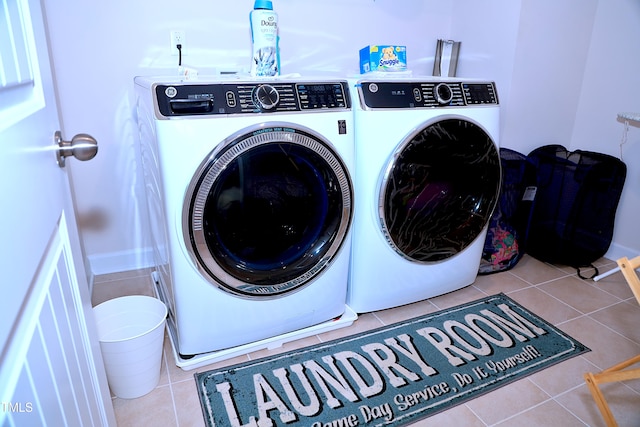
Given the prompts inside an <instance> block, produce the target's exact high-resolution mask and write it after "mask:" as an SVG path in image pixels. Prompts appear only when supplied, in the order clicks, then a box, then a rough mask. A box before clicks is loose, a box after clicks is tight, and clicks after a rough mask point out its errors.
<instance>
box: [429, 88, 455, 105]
mask: <svg viewBox="0 0 640 427" xmlns="http://www.w3.org/2000/svg"><path fill="white" fill-rule="evenodd" d="M433 96H434V97H435V98H436V101H438V104H440V105H446V104H448V103H450V102H451V100H452V99H453V92H452V91H451V88H450V87H449V85H448V84H446V83H439V84H438V85H436V87H434V88H433Z"/></svg>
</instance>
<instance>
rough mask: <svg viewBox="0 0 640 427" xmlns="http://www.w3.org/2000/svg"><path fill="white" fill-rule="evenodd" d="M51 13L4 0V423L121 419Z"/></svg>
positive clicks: (0, 225)
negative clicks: (79, 217) (64, 138)
mask: <svg viewBox="0 0 640 427" xmlns="http://www.w3.org/2000/svg"><path fill="white" fill-rule="evenodd" d="M44 15H45V14H44V11H43V6H42V4H41V2H40V0H0V197H1V198H2V205H1V207H0V230H1V231H0V236H1V237H2V245H1V246H0V292H1V293H2V295H1V296H0V426H27V425H28V426H39V425H49V426H64V425H68V426H107V425H115V416H114V413H113V407H112V403H111V397H110V393H109V389H108V386H107V380H106V375H105V372H104V366H103V362H102V356H101V354H100V347H99V343H98V340H97V335H96V332H95V322H94V319H93V314H92V308H91V302H90V295H89V289H88V286H87V280H86V274H85V271H84V265H83V262H82V254H81V250H80V244H79V239H78V231H77V229H76V222H75V217H74V211H73V207H72V201H71V193H70V189H69V179H68V176H67V171H66V168H68V165H69V163H71V162H75V161H78V160H75V159H73V158H72V157H67V161H66V163H67V167H66V168H63V167H60V165H59V163H58V161H57V157H56V152H57V151H58V150H56V145H55V144H54V134H55V132H56V131H58V130H59V129H60V122H59V117H58V111H57V102H56V94H55V91H54V86H53V79H52V72H51V65H50V62H49V53H48V44H47V37H46V26H45V18H44ZM70 31H73V29H70ZM83 141H84V140H83ZM67 154H70V153H67ZM84 154H86V153H84Z"/></svg>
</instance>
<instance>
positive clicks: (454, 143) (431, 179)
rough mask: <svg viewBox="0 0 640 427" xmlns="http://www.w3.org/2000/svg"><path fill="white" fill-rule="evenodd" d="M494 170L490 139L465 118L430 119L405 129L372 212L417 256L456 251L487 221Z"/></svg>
mask: <svg viewBox="0 0 640 427" xmlns="http://www.w3.org/2000/svg"><path fill="white" fill-rule="evenodd" d="M500 173H501V170H500V158H499V152H498V148H497V146H496V144H495V143H494V142H493V140H492V139H491V137H490V136H489V135H488V134H487V133H486V132H485V131H484V130H483V129H482V128H481V127H480V126H478V125H477V124H475V123H473V122H471V121H468V120H465V119H462V118H449V119H443V120H438V121H436V122H434V123H432V124H430V125H428V126H426V127H424V128H423V129H421V130H420V131H418V132H417V133H415V134H412V135H411V136H409V137H408V138H407V139H406V140H405V141H403V143H401V144H400V146H399V147H398V149H397V151H396V152H395V153H394V154H393V156H392V157H391V160H390V162H389V164H388V165H387V168H386V169H385V171H384V174H383V177H382V179H381V185H380V194H379V198H378V200H379V204H378V211H379V216H380V223H381V227H382V230H383V232H384V234H385V237H386V238H387V240H388V242H389V244H390V245H391V246H392V247H393V248H394V249H395V250H396V251H397V252H398V253H399V254H401V255H402V256H403V257H405V258H407V259H410V260H412V261H416V262H424V263H426V262H437V261H442V260H445V259H447V258H450V257H452V256H455V255H456V254H458V253H460V252H462V251H463V250H464V249H465V248H466V247H468V246H469V245H470V244H471V243H472V242H473V241H474V240H475V239H476V238H477V237H478V236H479V235H480V234H481V233H482V231H483V229H484V228H485V227H486V225H487V224H488V222H489V219H490V217H491V214H492V212H493V209H494V207H495V205H496V203H497V200H498V196H499V191H500Z"/></svg>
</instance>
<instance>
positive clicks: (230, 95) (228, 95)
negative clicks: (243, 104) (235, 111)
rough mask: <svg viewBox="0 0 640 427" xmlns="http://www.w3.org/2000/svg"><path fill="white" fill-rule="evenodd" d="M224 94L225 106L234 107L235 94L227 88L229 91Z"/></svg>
mask: <svg viewBox="0 0 640 427" xmlns="http://www.w3.org/2000/svg"><path fill="white" fill-rule="evenodd" d="M225 96H226V98H227V107H230V108H233V107H235V106H236V104H237V102H236V94H235V93H233V92H232V91H230V90H229V91H227V93H226V95H225Z"/></svg>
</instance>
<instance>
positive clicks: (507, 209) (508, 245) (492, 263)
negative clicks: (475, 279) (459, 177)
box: [478, 148, 536, 274]
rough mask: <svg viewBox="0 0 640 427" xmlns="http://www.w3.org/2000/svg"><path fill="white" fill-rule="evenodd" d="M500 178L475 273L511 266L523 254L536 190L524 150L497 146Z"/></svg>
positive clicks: (533, 174) (489, 272) (531, 169)
mask: <svg viewBox="0 0 640 427" xmlns="http://www.w3.org/2000/svg"><path fill="white" fill-rule="evenodd" d="M500 165H501V167H502V181H501V186H500V197H499V199H498V203H497V204H496V208H495V210H494V211H493V214H492V216H491V219H490V220H489V226H488V229H487V237H486V239H485V244H484V249H483V252H482V258H481V260H480V267H479V269H478V273H479V274H491V273H497V272H499V271H505V270H509V269H511V268H513V267H514V266H515V265H516V264H517V263H518V261H520V258H522V256H523V255H524V254H525V246H526V240H527V233H528V229H529V222H530V220H531V213H532V207H533V200H534V198H535V194H536V187H535V185H536V169H535V166H534V165H533V163H531V161H530V160H529V159H528V157H527V156H526V155H524V154H521V153H519V152H517V151H514V150H511V149H508V148H500Z"/></svg>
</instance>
